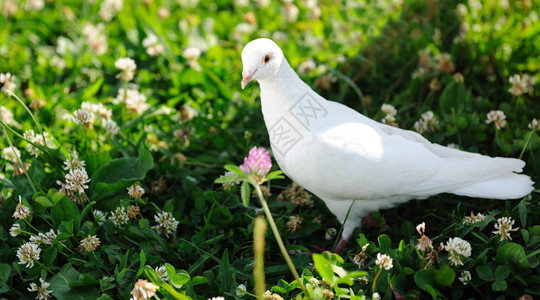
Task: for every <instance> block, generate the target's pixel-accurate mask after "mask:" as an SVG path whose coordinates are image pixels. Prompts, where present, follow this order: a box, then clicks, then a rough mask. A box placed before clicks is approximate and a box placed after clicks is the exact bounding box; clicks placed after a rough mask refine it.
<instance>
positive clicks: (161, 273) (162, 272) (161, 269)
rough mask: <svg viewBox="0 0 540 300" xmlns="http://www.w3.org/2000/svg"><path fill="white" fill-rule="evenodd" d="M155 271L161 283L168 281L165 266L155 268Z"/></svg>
mask: <svg viewBox="0 0 540 300" xmlns="http://www.w3.org/2000/svg"><path fill="white" fill-rule="evenodd" d="M155 271H156V274H157V276H158V277H159V278H161V280H163V281H168V280H169V276H168V275H167V269H166V268H165V265H162V266H159V267H156V269H155Z"/></svg>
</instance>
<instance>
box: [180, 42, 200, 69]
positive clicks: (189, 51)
mask: <svg viewBox="0 0 540 300" xmlns="http://www.w3.org/2000/svg"><path fill="white" fill-rule="evenodd" d="M182 56H183V57H184V58H185V59H186V60H187V64H188V65H189V66H190V67H192V68H193V69H195V70H196V71H198V72H199V71H201V66H200V65H199V63H198V62H197V60H198V59H199V57H200V56H201V50H200V49H199V48H197V47H188V48H186V49H184V51H182Z"/></svg>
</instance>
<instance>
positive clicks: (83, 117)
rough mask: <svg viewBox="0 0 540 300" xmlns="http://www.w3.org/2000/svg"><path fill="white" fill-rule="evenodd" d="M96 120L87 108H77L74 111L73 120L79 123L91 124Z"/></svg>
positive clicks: (83, 124)
mask: <svg viewBox="0 0 540 300" xmlns="http://www.w3.org/2000/svg"><path fill="white" fill-rule="evenodd" d="M93 121H94V118H93V116H92V114H91V113H90V112H89V111H87V110H86V109H82V108H80V109H77V110H76V111H75V112H73V122H75V124H78V125H82V126H86V127H87V126H90V124H92V123H93Z"/></svg>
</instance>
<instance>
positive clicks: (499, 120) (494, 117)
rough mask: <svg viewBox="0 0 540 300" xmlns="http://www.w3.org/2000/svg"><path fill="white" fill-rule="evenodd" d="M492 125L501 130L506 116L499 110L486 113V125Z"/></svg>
mask: <svg viewBox="0 0 540 300" xmlns="http://www.w3.org/2000/svg"><path fill="white" fill-rule="evenodd" d="M489 123H494V124H495V127H497V129H499V130H500V129H502V128H504V127H505V126H506V115H505V114H504V112H502V111H500V110H492V111H490V112H489V113H487V120H486V124H489Z"/></svg>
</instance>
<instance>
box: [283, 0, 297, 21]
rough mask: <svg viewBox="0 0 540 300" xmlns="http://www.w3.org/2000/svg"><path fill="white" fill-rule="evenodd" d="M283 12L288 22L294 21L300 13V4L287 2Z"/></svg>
mask: <svg viewBox="0 0 540 300" xmlns="http://www.w3.org/2000/svg"><path fill="white" fill-rule="evenodd" d="M281 12H282V14H283V18H284V19H285V20H286V21H287V22H289V23H293V22H296V20H298V13H299V12H300V10H299V9H298V6H296V5H294V4H293V3H285V4H284V5H283V9H282V10H281Z"/></svg>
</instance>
